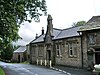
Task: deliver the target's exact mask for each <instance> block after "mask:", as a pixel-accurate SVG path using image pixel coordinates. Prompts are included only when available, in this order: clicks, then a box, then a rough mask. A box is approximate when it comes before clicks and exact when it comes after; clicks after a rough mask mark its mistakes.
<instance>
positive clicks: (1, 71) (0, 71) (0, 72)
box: [0, 67, 5, 75]
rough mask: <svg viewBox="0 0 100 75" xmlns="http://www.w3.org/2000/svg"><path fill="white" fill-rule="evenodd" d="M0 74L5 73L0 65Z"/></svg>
mask: <svg viewBox="0 0 100 75" xmlns="http://www.w3.org/2000/svg"><path fill="white" fill-rule="evenodd" d="M0 75H5V73H4V71H3V69H2V68H1V67H0Z"/></svg>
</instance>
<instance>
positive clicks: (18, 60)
mask: <svg viewBox="0 0 100 75" xmlns="http://www.w3.org/2000/svg"><path fill="white" fill-rule="evenodd" d="M18 63H20V55H18Z"/></svg>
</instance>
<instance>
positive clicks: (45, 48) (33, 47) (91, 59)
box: [29, 15, 100, 68]
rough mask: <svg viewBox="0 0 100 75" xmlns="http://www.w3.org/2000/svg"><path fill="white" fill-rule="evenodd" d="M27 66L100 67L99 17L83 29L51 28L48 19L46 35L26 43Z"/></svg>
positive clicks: (50, 18) (50, 20)
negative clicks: (27, 52) (27, 47)
mask: <svg viewBox="0 0 100 75" xmlns="http://www.w3.org/2000/svg"><path fill="white" fill-rule="evenodd" d="M29 47H30V63H32V64H41V65H50V63H51V65H66V66H73V67H82V68H83V67H90V66H91V65H93V64H100V60H99V58H100V16H94V17H92V18H91V19H90V20H89V21H88V22H87V23H86V25H85V26H79V27H71V28H67V29H56V28H53V24H52V17H51V15H48V18H47V31H46V33H45V34H44V30H43V29H42V34H41V35H40V36H37V37H36V39H34V40H33V41H32V42H30V45H29Z"/></svg>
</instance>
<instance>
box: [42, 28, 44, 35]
mask: <svg viewBox="0 0 100 75" xmlns="http://www.w3.org/2000/svg"><path fill="white" fill-rule="evenodd" d="M43 34H44V27H42V35H43Z"/></svg>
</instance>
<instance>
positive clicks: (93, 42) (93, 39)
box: [88, 33, 96, 44]
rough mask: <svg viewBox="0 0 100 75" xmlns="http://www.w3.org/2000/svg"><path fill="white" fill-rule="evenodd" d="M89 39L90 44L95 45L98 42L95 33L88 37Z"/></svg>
mask: <svg viewBox="0 0 100 75" xmlns="http://www.w3.org/2000/svg"><path fill="white" fill-rule="evenodd" d="M88 39H89V44H95V42H96V37H95V34H94V33H91V34H89V35H88Z"/></svg>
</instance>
